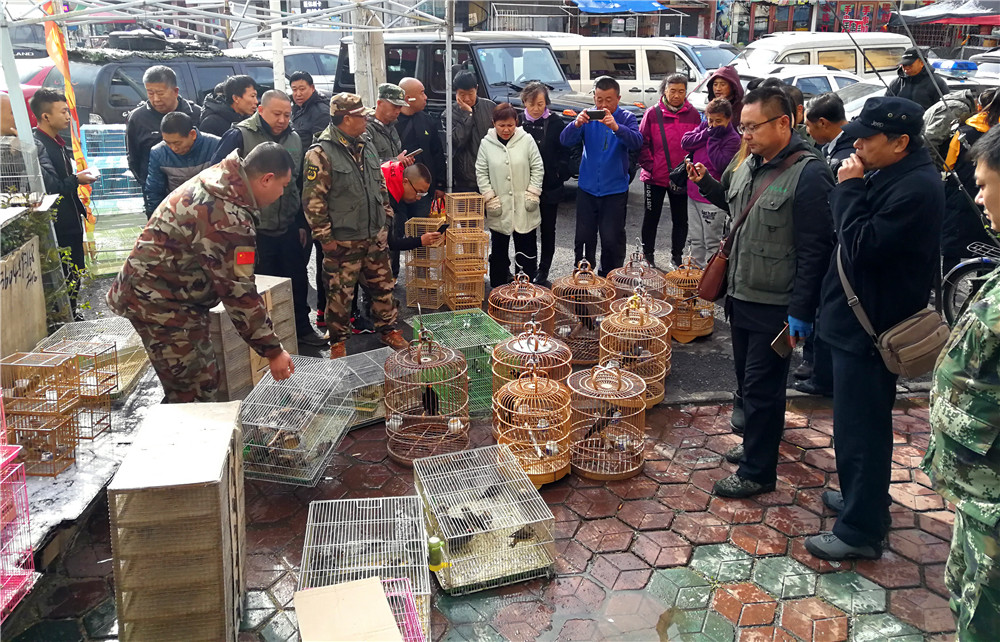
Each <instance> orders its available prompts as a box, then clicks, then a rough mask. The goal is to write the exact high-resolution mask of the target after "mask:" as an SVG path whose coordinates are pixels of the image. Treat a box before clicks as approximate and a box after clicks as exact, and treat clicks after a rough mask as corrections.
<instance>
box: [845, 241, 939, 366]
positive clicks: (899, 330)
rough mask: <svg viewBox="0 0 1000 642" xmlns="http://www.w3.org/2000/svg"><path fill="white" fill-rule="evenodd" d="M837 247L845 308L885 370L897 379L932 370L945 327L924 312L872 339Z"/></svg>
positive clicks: (934, 314) (929, 312)
mask: <svg viewBox="0 0 1000 642" xmlns="http://www.w3.org/2000/svg"><path fill="white" fill-rule="evenodd" d="M841 254H842V253H841V251H840V246H839V245H838V246H837V272H838V273H839V274H840V284H841V285H842V286H843V287H844V293H845V294H846V295H847V305H848V306H850V308H851V311H852V312H854V316H856V317H857V318H858V323H860V324H861V327H862V328H864V330H865V332H867V333H868V336H870V337H871V338H872V342H874V344H875V348H876V349H878V353H879V354H880V355H881V356H882V361H883V363H885V367H886V369H887V370H888V371H889V372H891V373H893V374H898V375H899V376H901V377H910V378H912V377H919V376H921V375H924V374H927V373H928V372H930V371H931V370H933V369H934V363H935V362H936V361H937V358H938V355H939V354H940V353H941V349H942V348H943V347H944V344H945V342H946V341H948V335H949V334H950V333H949V330H948V325H947V324H946V323H945V322H944V319H942V318H941V315H940V314H939V313H938V312H937V310H933V309H931V308H924V309H923V310H920V311H919V312H917V313H916V314H912V315H910V316H908V317H907V318H905V319H903V320H902V321H900V322H899V323H897V324H896V325H894V326H892V327H891V328H889V329H888V330H886V331H885V332H883V333H882V334H879V335H876V334H875V328H874V327H873V326H872V322H871V321H870V320H869V319H868V314H867V313H866V312H865V309H864V308H863V307H862V306H861V301H860V300H859V299H858V295H857V294H855V293H854V288H852V287H851V283H850V282H849V281H848V280H847V275H846V274H844V261H843V259H842V256H841Z"/></svg>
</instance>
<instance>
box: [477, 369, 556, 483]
mask: <svg viewBox="0 0 1000 642" xmlns="http://www.w3.org/2000/svg"><path fill="white" fill-rule="evenodd" d="M493 405H494V413H493V428H494V431H495V433H497V434H498V435H499V436H498V437H497V442H498V443H500V444H506V445H507V446H509V447H510V451H511V452H512V453H513V454H514V457H516V458H517V460H518V463H520V464H521V468H523V469H524V472H525V473H527V475H528V478H529V479H530V480H531V482H532V483H533V484H534V485H535V486H541V485H542V484H548V483H549V482H554V481H557V480H559V479H562V478H563V477H565V476H566V474H567V473H569V467H570V465H569V435H570V433H569V419H570V408H569V406H570V393H569V388H567V387H566V384H564V383H562V382H561V381H553V380H552V379H549V378H547V377H546V376H545V373H543V372H539V370H538V369H537V368H536V367H535V365H534V364H531V365H530V366H529V368H528V371H527V372H525V373H524V374H522V375H521V376H520V377H519V378H518V379H517V380H515V381H511V382H510V383H506V384H504V385H503V387H501V388H500V390H498V391H497V392H496V394H495V395H494V396H493Z"/></svg>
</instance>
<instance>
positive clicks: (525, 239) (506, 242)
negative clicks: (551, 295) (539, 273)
mask: <svg viewBox="0 0 1000 642" xmlns="http://www.w3.org/2000/svg"><path fill="white" fill-rule="evenodd" d="M511 236H513V237H514V266H515V267H514V269H515V271H517V272H522V271H523V272H524V273H525V274H527V275H528V278H529V279H534V278H535V273H536V272H535V267H536V265H537V263H538V247H537V245H536V241H535V230H531V231H530V232H528V233H526V234H520V233H518V232H514V233H513V234H512V235H509V236H508V235H507V234H501V233H500V232H495V231H493V230H490V287H491V288H497V287H500V286H501V285H504V284H505V283H510V277H511V274H510V238H511Z"/></svg>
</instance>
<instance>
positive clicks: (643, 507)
mask: <svg viewBox="0 0 1000 642" xmlns="http://www.w3.org/2000/svg"><path fill="white" fill-rule="evenodd" d="M618 519H620V520H621V521H623V522H625V523H626V524H628V525H629V526H631V527H632V528H634V529H636V530H640V531H648V530H664V529H667V528H670V524H671V523H672V522H673V521H674V511H673V509H671V508H669V507H667V506H664V505H663V504H661V503H660V502H658V501H656V500H654V499H636V500H631V501H627V502H625V505H624V506H622V508H621V510H619V511H618Z"/></svg>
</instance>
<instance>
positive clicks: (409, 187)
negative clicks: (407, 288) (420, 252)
mask: <svg viewBox="0 0 1000 642" xmlns="http://www.w3.org/2000/svg"><path fill="white" fill-rule="evenodd" d="M382 176H383V177H384V178H385V187H386V190H387V191H388V192H389V205H390V206H392V210H393V212H395V211H396V208H397V207H399V205H400V203H415V202H417V201H418V200H420V199H421V198H423V197H424V196H427V192H428V190H430V188H431V173H430V170H428V169H427V166H426V165H422V164H420V163H414V164H412V165H409V166H404V165H403V164H402V163H400V162H399V161H386V162H384V163H382ZM389 231H390V234H389V248H390V249H393V250H396V251H397V252H401V251H402V252H405V251H407V250H414V249H416V248H418V247H426V246H428V245H435V244H436V243H438V241H439V240H440V239H441V233H440V232H426V233H424V234H421V235H420V236H405V235H399V236H397V235H396V234H395V233H394V232H393V226H392V225H389Z"/></svg>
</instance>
